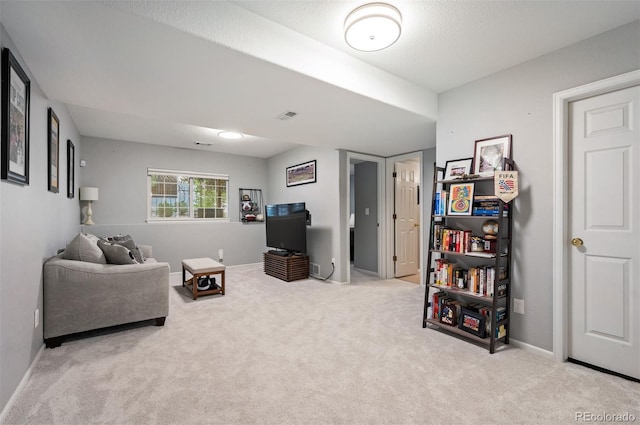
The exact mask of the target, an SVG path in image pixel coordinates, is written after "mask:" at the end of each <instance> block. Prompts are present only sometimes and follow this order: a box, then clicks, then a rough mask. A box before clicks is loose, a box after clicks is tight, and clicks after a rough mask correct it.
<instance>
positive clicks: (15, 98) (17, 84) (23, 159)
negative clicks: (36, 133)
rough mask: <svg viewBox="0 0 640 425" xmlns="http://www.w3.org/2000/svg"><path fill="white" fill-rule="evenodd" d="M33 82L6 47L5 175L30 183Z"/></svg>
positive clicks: (23, 183)
mask: <svg viewBox="0 0 640 425" xmlns="http://www.w3.org/2000/svg"><path fill="white" fill-rule="evenodd" d="M30 93H31V82H30V81H29V78H28V77H27V74H26V73H25V72H24V70H23V69H22V68H21V67H20V64H19V63H18V61H17V60H16V58H15V57H14V56H13V55H12V54H11V51H9V49H6V48H5V49H2V108H0V109H1V110H2V167H1V168H2V174H1V175H2V178H3V179H5V180H8V181H10V182H13V183H18V184H21V185H28V184H29V99H30Z"/></svg>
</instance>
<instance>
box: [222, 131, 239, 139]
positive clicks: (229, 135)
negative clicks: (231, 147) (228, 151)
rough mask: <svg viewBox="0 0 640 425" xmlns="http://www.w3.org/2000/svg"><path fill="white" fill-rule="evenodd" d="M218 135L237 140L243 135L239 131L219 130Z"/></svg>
mask: <svg viewBox="0 0 640 425" xmlns="http://www.w3.org/2000/svg"><path fill="white" fill-rule="evenodd" d="M218 136H220V137H222V138H223V139H229V140H238V139H242V138H243V137H244V136H243V135H242V134H241V133H236V132H235V131H221V132H220V133H218Z"/></svg>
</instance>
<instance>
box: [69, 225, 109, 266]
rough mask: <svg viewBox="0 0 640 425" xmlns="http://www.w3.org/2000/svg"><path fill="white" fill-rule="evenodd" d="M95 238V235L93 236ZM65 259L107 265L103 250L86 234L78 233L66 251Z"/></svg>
mask: <svg viewBox="0 0 640 425" xmlns="http://www.w3.org/2000/svg"><path fill="white" fill-rule="evenodd" d="M92 236H93V235H92ZM63 258H65V259H67V260H76V261H87V262H89V263H98V264H107V259H106V257H105V256H104V253H103V252H102V250H101V249H100V248H99V247H98V244H97V242H94V241H93V240H91V238H89V237H88V236H87V235H85V234H84V233H78V235H77V236H76V237H75V238H73V240H72V241H71V242H69V245H67V248H66V249H65V250H64V254H63Z"/></svg>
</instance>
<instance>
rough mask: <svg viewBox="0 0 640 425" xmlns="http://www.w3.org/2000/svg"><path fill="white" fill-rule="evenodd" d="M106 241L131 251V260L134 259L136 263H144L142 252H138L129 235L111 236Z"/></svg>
mask: <svg viewBox="0 0 640 425" xmlns="http://www.w3.org/2000/svg"><path fill="white" fill-rule="evenodd" d="M108 241H109V242H112V243H116V244H118V245H122V246H124V247H126V248H127V249H128V250H129V251H131V253H132V254H133V258H135V259H136V261H137V262H138V263H140V264H142V263H144V257H143V256H142V252H140V250H139V249H138V246H137V245H136V243H135V242H134V240H133V238H132V237H131V235H126V236H113V237H110V238H108Z"/></svg>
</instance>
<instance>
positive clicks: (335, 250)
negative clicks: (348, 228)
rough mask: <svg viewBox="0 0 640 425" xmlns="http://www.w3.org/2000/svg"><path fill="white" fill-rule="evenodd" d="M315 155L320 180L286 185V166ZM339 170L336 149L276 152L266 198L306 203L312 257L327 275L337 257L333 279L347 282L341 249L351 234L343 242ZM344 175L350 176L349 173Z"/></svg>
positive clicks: (270, 164) (302, 149) (270, 202)
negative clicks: (308, 214) (332, 260)
mask: <svg viewBox="0 0 640 425" xmlns="http://www.w3.org/2000/svg"><path fill="white" fill-rule="evenodd" d="M314 159H315V160H316V161H317V163H316V164H317V165H316V167H317V182H316V183H310V184H304V185H300V186H292V187H287V185H286V181H285V169H286V168H287V167H290V166H292V165H296V164H301V163H303V162H307V161H311V160H314ZM340 170H341V168H339V152H338V151H336V150H330V149H320V148H311V147H301V148H296V149H293V150H291V151H288V152H285V153H282V154H280V155H276V156H273V157H271V158H269V160H268V188H269V190H268V193H269V195H268V196H267V197H266V198H265V202H266V203H268V204H281V203H289V202H305V203H306V206H307V209H308V210H309V212H310V213H311V216H312V225H311V226H310V227H307V253H308V254H309V260H310V262H312V263H315V264H318V265H319V266H320V274H321V275H322V277H326V276H328V275H329V273H330V272H331V258H332V257H333V258H335V259H336V270H335V272H334V274H333V276H332V277H331V278H330V279H331V280H334V281H338V282H344V281H346V267H348V264H346V265H345V264H343V261H342V257H343V256H342V252H343V250H346V249H348V245H347V244H348V239H349V235H346V236H345V238H346V239H345V240H344V241H343V242H344V244H343V245H341V235H340V229H341V228H340V221H341V215H340V214H341V208H340V207H339V205H340V193H341V190H340V187H341V186H340V184H339V180H340V179H339V175H340ZM344 178H345V179H348V178H349V176H348V175H347V176H345V177H344ZM347 207H348V204H347V205H345V206H344V208H345V209H346V208H347ZM345 211H346V210H345ZM343 212H344V211H343ZM343 215H346V212H344V214H343ZM345 252H348V251H345ZM347 258H348V257H347Z"/></svg>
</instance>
